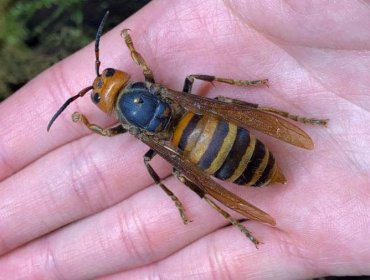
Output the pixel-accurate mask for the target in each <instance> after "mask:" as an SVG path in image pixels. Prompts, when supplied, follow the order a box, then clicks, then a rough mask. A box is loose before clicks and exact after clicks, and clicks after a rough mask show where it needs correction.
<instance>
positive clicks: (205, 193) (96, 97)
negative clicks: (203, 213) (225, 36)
mask: <svg viewBox="0 0 370 280" xmlns="http://www.w3.org/2000/svg"><path fill="white" fill-rule="evenodd" d="M107 16H108V12H107V13H106V14H105V16H104V17H103V19H102V21H101V23H100V26H99V28H98V31H97V34H96V38H95V58H96V60H95V70H96V75H97V77H96V78H95V80H94V82H93V84H92V85H91V86H88V87H86V88H84V89H82V90H81V91H80V92H79V93H78V94H77V95H75V96H73V97H71V98H69V99H68V100H67V101H66V102H65V103H64V104H63V105H62V107H61V108H60V109H59V110H58V111H57V112H56V113H55V114H54V116H53V117H52V119H51V120H50V122H49V124H48V127H47V130H48V131H49V129H50V127H51V125H52V124H53V123H54V121H55V120H56V118H57V117H58V116H59V115H60V114H61V113H62V112H63V111H64V110H65V109H66V107H67V106H68V105H69V104H70V103H71V102H73V101H74V100H76V99H77V98H79V97H83V96H84V95H85V94H86V93H87V92H89V91H90V90H92V92H91V99H92V102H94V103H95V104H96V105H97V106H98V108H99V109H100V110H102V111H103V112H105V113H107V114H114V115H115V116H116V117H117V118H118V120H119V122H120V123H119V125H118V126H115V127H112V128H107V129H105V128H102V127H100V126H98V125H96V124H91V123H90V122H89V120H88V119H87V118H86V117H85V116H84V115H83V114H81V113H77V112H75V113H74V114H73V115H72V119H73V121H74V122H81V123H83V124H84V125H85V126H86V127H87V128H88V129H90V130H91V131H92V132H95V133H97V134H99V135H102V136H114V135H117V134H121V133H124V132H129V133H130V134H132V135H133V136H135V137H136V138H138V139H140V140H141V141H142V142H144V143H145V144H146V145H148V146H149V147H150V150H149V151H148V152H146V153H145V155H144V163H145V166H146V168H147V170H148V172H149V174H150V176H151V177H152V178H153V180H154V181H155V183H156V184H158V185H159V186H160V187H161V188H162V189H163V190H164V191H165V193H166V194H167V195H168V196H170V197H171V199H172V200H173V201H174V202H175V204H176V207H177V208H178V210H179V212H180V215H181V218H182V220H183V222H184V223H185V224H186V223H188V222H189V219H188V218H187V216H186V214H185V210H184V207H183V205H182V203H181V202H180V200H179V199H178V198H177V197H176V196H175V194H174V193H173V192H172V191H170V190H169V189H168V188H167V187H166V186H165V185H164V184H163V183H162V182H161V178H160V177H159V176H158V174H157V173H156V172H155V170H154V169H153V168H152V166H151V165H150V163H149V162H150V161H151V159H152V158H153V157H154V156H155V155H156V154H158V155H160V156H161V157H162V158H164V159H165V160H166V161H168V162H169V163H170V164H171V165H172V166H173V168H174V169H173V174H174V175H175V176H176V177H177V178H178V179H179V180H180V181H181V182H182V183H184V184H185V185H186V186H187V187H189V188H190V189H191V190H193V191H194V192H195V193H197V194H198V195H199V196H200V197H201V198H203V199H204V200H205V201H206V202H207V203H208V204H209V205H210V206H211V207H212V208H214V209H215V210H216V211H218V212H219V213H220V214H222V215H223V216H224V217H225V218H226V219H227V220H228V221H229V222H230V223H231V224H233V225H235V226H236V227H238V228H239V230H240V231H241V232H242V233H244V234H245V235H246V236H247V238H249V239H250V240H251V241H252V242H253V243H254V244H255V245H256V246H257V245H258V244H259V243H260V241H259V240H258V239H257V238H255V237H254V236H253V235H252V234H251V232H250V231H249V230H248V229H247V228H246V227H245V226H244V225H243V224H242V223H241V222H240V221H239V220H237V219H235V218H233V217H232V216H231V215H230V214H229V213H227V212H226V211H225V210H223V209H222V208H221V207H220V206H218V205H217V204H216V203H215V202H214V201H213V200H212V199H211V198H214V199H215V200H217V201H219V202H220V203H221V204H223V205H224V206H226V207H228V208H230V209H232V210H234V211H236V212H238V213H240V214H242V215H243V216H244V217H245V218H247V219H251V220H255V221H259V222H263V223H267V224H270V225H275V224H276V222H275V220H274V219H273V218H272V217H271V216H270V215H268V214H267V213H265V212H264V211H262V210H260V209H258V208H257V207H255V206H254V205H252V204H250V203H248V202H246V201H245V200H243V199H242V198H240V197H238V196H237V195H235V194H233V193H232V192H230V191H228V190H226V189H225V188H223V187H222V186H221V185H220V184H218V183H217V182H216V181H214V180H213V179H212V177H211V176H214V177H216V178H218V179H221V180H226V181H230V182H234V183H236V184H238V185H246V186H252V187H260V186H265V185H269V184H272V183H282V184H284V183H286V178H285V176H284V175H283V173H282V171H281V169H280V168H279V166H278V165H277V163H276V160H275V158H274V156H273V155H272V153H271V152H270V151H269V149H268V148H267V147H266V146H265V145H264V144H263V143H262V142H261V141H260V140H258V139H257V138H256V137H255V136H254V135H253V134H251V133H250V132H249V130H248V128H252V129H255V130H258V131H260V132H262V133H265V134H267V135H270V136H272V137H275V138H277V139H280V140H282V141H284V142H286V143H289V144H292V145H295V146H297V147H301V148H305V149H313V142H312V140H311V138H310V137H309V136H308V135H307V134H306V133H305V132H304V131H303V130H302V129H300V128H299V127H297V126H295V125H293V124H291V123H290V122H288V121H287V120H285V119H286V118H287V119H291V120H294V121H298V122H303V123H309V124H318V125H324V126H325V125H326V124H327V120H322V119H314V118H305V117H301V116H296V115H291V114H289V113H287V112H283V111H280V110H278V109H275V108H271V107H261V106H259V105H258V104H253V103H248V102H244V101H241V100H236V99H231V98H228V97H223V96H220V97H217V98H216V99H210V98H206V97H202V96H197V95H193V94H192V93H191V90H192V85H193V83H194V80H195V79H198V80H203V81H207V82H215V81H216V82H220V83H227V84H230V85H236V86H255V85H265V84H267V82H268V80H267V79H265V80H254V81H248V80H233V79H226V78H220V77H215V76H210V75H189V76H188V77H186V79H185V83H184V87H183V90H182V91H181V92H179V91H174V90H171V89H169V88H166V87H164V86H163V85H161V84H157V83H155V81H154V77H153V73H152V71H151V69H150V68H149V66H148V65H147V63H146V62H145V60H144V58H143V57H142V56H141V55H140V53H139V52H138V51H137V50H136V49H135V47H134V44H133V42H132V39H131V36H130V35H129V33H128V31H129V30H128V29H124V30H122V32H121V36H122V37H123V39H124V41H125V43H126V45H127V47H128V49H129V50H130V53H131V57H132V59H133V60H134V62H136V63H137V64H138V65H139V66H140V67H141V69H142V71H143V74H144V77H145V82H135V81H131V80H130V74H129V73H126V72H124V71H121V70H117V69H113V68H107V69H105V70H104V71H103V73H101V74H100V72H99V68H100V60H99V41H100V37H101V34H102V30H103V26H104V24H105V21H106V19H107Z"/></svg>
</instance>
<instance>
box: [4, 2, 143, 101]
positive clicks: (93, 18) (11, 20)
mask: <svg viewBox="0 0 370 280" xmlns="http://www.w3.org/2000/svg"><path fill="white" fill-rule="evenodd" d="M148 2H149V0H137V1H134V0H131V1H118V0H109V1H96V0H93V1H87V0H85V1H81V0H64V1H60V0H35V1H29V0H1V1H0V58H1V64H0V81H1V82H0V101H1V100H3V99H5V98H6V97H7V96H9V95H10V94H11V93H12V92H14V91H15V90H17V89H18V88H20V87H21V86H22V85H24V84H25V83H27V81H29V80H30V79H32V78H33V77H34V76H36V75H37V74H38V73H40V72H41V71H43V70H44V69H46V68H48V67H49V66H51V65H52V64H54V63H56V62H57V61H59V60H61V59H62V58H64V57H66V56H68V55H69V54H71V53H73V52H75V51H77V50H78V49H80V48H82V47H83V46H85V45H87V44H88V43H89V42H91V41H92V40H94V37H95V33H96V30H97V27H98V25H99V22H100V20H101V18H102V16H103V15H104V13H105V11H106V10H110V11H111V13H110V15H109V18H108V22H107V26H106V30H108V29H109V28H111V27H113V26H115V25H117V24H118V23H120V22H121V21H123V20H124V19H125V18H127V17H128V16H130V15H131V14H133V13H134V12H136V11H137V10H138V9H140V8H141V7H142V6H144V5H145V4H146V3H148Z"/></svg>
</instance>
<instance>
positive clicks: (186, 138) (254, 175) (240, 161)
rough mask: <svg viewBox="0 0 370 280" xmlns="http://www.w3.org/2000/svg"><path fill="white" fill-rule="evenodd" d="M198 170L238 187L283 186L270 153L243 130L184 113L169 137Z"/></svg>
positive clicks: (222, 122)
mask: <svg viewBox="0 0 370 280" xmlns="http://www.w3.org/2000/svg"><path fill="white" fill-rule="evenodd" d="M172 142H173V144H174V145H176V146H177V147H179V149H180V150H182V151H183V152H184V155H185V156H186V157H187V158H188V159H189V160H190V161H191V162H192V163H194V164H196V165H197V166H198V167H199V168H200V169H202V170H204V171H205V172H206V173H208V174H210V175H213V176H215V177H217V178H219V179H221V180H226V181H231V182H234V183H236V184H239V185H249V186H264V185H268V184H270V183H273V182H278V183H285V182H286V180H285V177H284V175H283V174H282V173H281V171H280V168H279V167H278V166H277V164H276V162H275V159H274V157H273V155H272V153H271V152H270V151H269V150H268V149H267V147H266V146H265V145H264V144H263V143H262V142H261V141H259V140H258V139H257V138H256V137H255V136H254V135H252V134H251V133H249V131H248V130H246V129H244V128H240V127H237V126H236V125H234V124H232V123H229V122H226V121H224V120H222V119H218V118H215V117H212V116H202V115H196V114H194V113H191V112H188V113H186V114H185V115H184V116H183V117H182V119H181V120H180V121H179V123H178V125H177V126H176V129H175V131H174V135H173V138H172Z"/></svg>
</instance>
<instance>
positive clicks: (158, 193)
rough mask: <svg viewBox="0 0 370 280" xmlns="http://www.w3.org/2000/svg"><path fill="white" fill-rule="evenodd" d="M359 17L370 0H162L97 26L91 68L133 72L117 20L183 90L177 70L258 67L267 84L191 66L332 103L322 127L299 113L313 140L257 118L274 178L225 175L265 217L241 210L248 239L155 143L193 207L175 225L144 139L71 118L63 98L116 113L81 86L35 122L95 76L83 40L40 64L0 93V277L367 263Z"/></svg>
mask: <svg viewBox="0 0 370 280" xmlns="http://www.w3.org/2000/svg"><path fill="white" fill-rule="evenodd" d="M111 12H114V11H111ZM102 15H103V11H102ZM108 20H109V19H108ZM369 26H370V2H369V1H349V0H348V1H340V2H337V1H298V0H296V1H293V0H290V1H287V0H285V1H277V0H276V1H243V2H240V1H190V0H187V1H170V0H164V1H154V2H151V3H150V4H149V5H147V6H146V7H144V8H143V9H142V10H140V11H139V12H138V13H136V14H135V15H134V16H132V17H131V18H129V19H128V20H126V21H125V22H124V23H122V24H121V25H119V26H118V27H116V28H115V29H113V30H112V31H110V32H108V33H107V34H106V35H104V36H103V37H102V40H101V51H100V54H101V60H102V66H101V69H104V68H106V67H115V68H118V69H122V70H124V71H127V72H129V73H131V74H132V77H133V79H136V80H142V79H143V76H142V75H141V72H140V69H139V68H138V67H137V66H136V65H135V64H134V63H133V62H132V61H131V59H130V56H129V52H128V50H127V48H126V46H125V45H124V43H123V40H122V38H121V37H120V35H119V34H120V30H121V29H123V28H124V27H125V28H130V29H131V35H132V37H133V40H134V44H135V46H136V48H137V50H138V51H139V52H141V54H142V55H143V56H144V58H145V59H146V60H147V62H148V64H149V66H150V67H151V68H152V70H153V73H154V77H155V79H156V81H157V82H159V83H162V84H164V85H166V86H168V87H170V88H173V89H177V90H181V88H182V85H183V81H184V79H185V77H186V76H187V75H189V74H210V75H218V76H220V77H227V78H235V79H264V78H268V79H269V87H268V88H267V87H255V88H237V87H232V86H229V85H223V84H219V83H215V87H212V86H211V85H209V84H207V83H204V82H196V83H195V85H194V90H193V92H194V93H197V94H202V95H207V96H209V97H215V96H217V95H225V96H228V97H233V98H238V99H241V100H246V101H248V102H256V103H259V104H263V105H264V106H274V107H276V108H279V109H282V110H287V111H289V112H291V113H293V114H300V115H306V116H309V117H318V118H329V119H330V122H329V126H328V128H322V127H313V126H308V125H307V126H305V125H301V124H298V125H299V126H300V127H302V128H303V129H305V131H307V133H309V134H310V135H311V137H312V138H313V140H314V142H315V149H314V150H313V151H306V150H302V149H299V148H295V147H293V146H291V145H288V144H285V143H283V142H281V141H278V140H274V139H272V138H270V137H268V136H264V135H261V134H258V133H256V135H257V136H259V137H260V139H261V140H262V141H263V142H264V143H266V144H267V145H268V146H269V148H270V149H271V150H272V151H273V152H274V155H275V156H276V158H277V160H278V162H279V164H280V166H281V168H282V170H283V171H284V174H285V176H286V177H287V179H288V183H287V184H286V185H273V186H271V187H268V188H263V189H248V188H243V187H240V186H236V185H233V184H223V185H225V186H227V187H228V188H229V189H230V190H232V191H233V192H235V193H237V194H238V195H240V196H242V197H243V198H245V199H247V200H248V201H249V202H251V203H253V204H255V205H256V206H258V207H260V208H261V209H263V210H265V211H266V212H268V213H269V214H271V215H272V216H273V217H274V218H275V219H276V220H277V228H272V227H269V226H266V225H263V224H258V223H256V222H250V221H249V222H248V221H247V222H245V223H244V224H245V225H246V226H247V228H248V229H250V230H251V231H252V232H253V233H254V235H255V236H256V237H257V238H259V239H260V240H262V241H263V242H264V244H262V245H260V247H259V249H258V250H256V249H255V247H254V246H253V244H252V243H251V242H250V241H248V240H247V239H246V238H245V237H244V236H243V235H242V234H241V233H240V232H239V231H238V230H237V229H235V228H234V227H231V226H227V227H225V226H226V225H227V221H225V220H224V219H223V217H221V216H220V215H219V214H218V213H217V212H215V211H214V210H213V209H211V208H210V207H209V206H208V205H207V204H206V203H205V202H204V201H201V200H200V199H199V198H198V197H197V196H196V195H195V194H194V193H192V192H191V191H190V190H188V189H187V188H185V187H184V186H183V185H182V184H180V183H179V182H178V181H177V180H176V179H175V178H173V177H167V176H168V175H169V174H170V170H171V167H170V166H169V165H168V164H167V163H165V162H164V161H163V160H161V159H158V158H156V159H155V160H154V161H153V166H154V167H155V169H156V170H157V171H158V173H159V174H160V175H161V177H162V178H166V177H167V178H166V179H165V180H164V183H165V184H166V185H167V186H168V187H169V188H170V189H171V190H172V191H173V192H174V193H175V194H176V195H177V196H178V197H179V198H180V200H181V201H182V203H183V204H184V205H185V208H186V211H187V214H188V216H189V217H190V218H191V219H192V220H193V222H192V223H190V224H188V225H186V226H185V225H183V223H182V221H181V218H180V217H179V214H178V211H177V209H176V208H175V206H174V205H173V202H172V201H171V200H170V199H169V198H168V197H167V196H166V195H165V194H164V193H163V191H162V190H161V189H160V188H158V187H157V186H155V185H153V182H152V179H151V178H150V176H149V175H148V174H147V171H146V169H145V166H144V164H143V158H142V156H143V155H144V153H145V151H146V150H147V149H148V148H147V147H145V145H144V144H142V143H140V141H138V140H136V139H134V138H133V137H132V136H130V135H121V136H117V137H113V138H104V137H100V136H98V135H92V134H91V133H90V132H89V131H87V129H86V128H84V127H83V126H81V125H77V124H74V123H72V121H71V118H70V115H71V114H72V113H73V112H74V111H78V112H82V113H85V114H86V115H87V117H88V118H89V119H90V121H91V122H93V123H97V124H99V125H102V126H104V127H106V126H109V125H111V124H113V123H114V119H113V118H111V117H108V116H105V115H104V113H102V112H100V111H99V110H98V109H97V108H96V107H95V106H94V105H93V104H92V103H91V101H90V99H89V97H88V96H86V97H85V98H83V99H78V100H77V101H76V102H74V103H73V104H72V105H71V106H70V107H69V108H68V109H67V110H66V111H65V112H64V113H63V114H62V115H61V116H60V118H59V119H58V120H57V121H56V123H55V124H54V126H53V127H52V128H51V131H50V133H47V132H46V126H47V123H48V121H49V120H50V118H51V116H52V115H53V114H54V113H55V112H56V110H57V109H58V108H59V107H60V106H61V105H62V104H63V102H64V101H65V100H66V99H67V98H68V97H70V96H72V95H74V94H76V93H77V92H78V91H79V90H80V89H82V88H83V87H86V86H88V85H90V84H91V83H92V82H93V79H94V78H95V70H94V59H95V58H94V53H93V45H92V44H90V45H89V46H87V47H86V48H84V49H82V50H81V51H79V52H77V53H76V54H74V55H72V56H70V57H69V58H67V59H65V60H63V61H62V62H60V63H58V64H57V65H55V66H53V67H52V68H50V69H48V70H46V71H45V72H44V73H42V74H40V75H39V76H38V77H36V78H35V79H34V80H32V81H31V82H29V83H28V84H27V85H25V86H24V87H23V88H22V89H20V90H19V91H18V92H17V93H16V94H15V95H13V96H12V97H10V98H8V99H7V100H5V101H4V102H2V103H1V104H0V120H1V128H2V129H1V130H0V279H92V278H94V279H96V278H99V279H109V280H111V279H187V278H192V279H270V278H273V279H307V278H312V277H319V276H324V275H361V274H369V273H370V268H369V265H368V264H369V262H370V246H369V245H368V236H369V234H370V228H369V222H370V217H369V213H370V178H369V174H370V169H369V166H370V153H369V148H368V145H369V143H370V128H369V126H368V125H367V124H368V123H369V121H370V113H369V110H370V98H369V90H370V75H369V69H370V31H369V28H368V27H369ZM237 217H239V216H237Z"/></svg>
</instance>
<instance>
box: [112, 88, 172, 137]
mask: <svg viewBox="0 0 370 280" xmlns="http://www.w3.org/2000/svg"><path fill="white" fill-rule="evenodd" d="M117 112H118V115H119V118H120V119H121V120H125V121H127V122H129V123H131V124H133V125H135V126H137V127H140V128H142V129H145V130H146V131H149V132H153V133H154V132H160V131H162V130H164V129H165V128H166V126H167V124H168V123H169V120H170V119H171V108H170V106H169V105H168V104H167V103H165V102H163V101H161V100H160V99H158V98H157V97H156V95H155V94H154V93H152V92H151V91H150V90H149V89H148V88H147V87H146V85H145V83H142V82H137V83H133V84H130V85H127V86H126V87H125V88H124V89H123V90H122V92H121V93H120V94H119V96H118V100H117Z"/></svg>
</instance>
